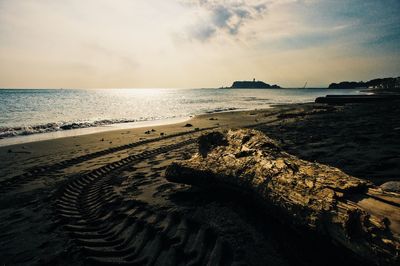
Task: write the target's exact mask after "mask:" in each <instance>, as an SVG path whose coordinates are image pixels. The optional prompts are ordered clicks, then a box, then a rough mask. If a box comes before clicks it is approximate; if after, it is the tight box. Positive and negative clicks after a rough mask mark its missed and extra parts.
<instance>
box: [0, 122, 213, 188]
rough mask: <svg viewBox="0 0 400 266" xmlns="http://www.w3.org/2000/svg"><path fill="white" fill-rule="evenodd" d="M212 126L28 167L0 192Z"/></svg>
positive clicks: (4, 184) (7, 180) (4, 183)
mask: <svg viewBox="0 0 400 266" xmlns="http://www.w3.org/2000/svg"><path fill="white" fill-rule="evenodd" d="M214 128H216V127H209V128H202V129H198V130H196V129H194V130H191V131H185V132H178V133H175V134H171V135H167V136H162V137H157V138H151V139H145V140H139V141H136V142H132V143H128V144H125V145H121V146H116V147H112V148H108V149H104V150H100V151H97V152H93V153H88V154H85V155H81V156H77V157H74V158H71V159H67V160H63V161H60V162H57V163H54V164H49V165H42V166H38V167H34V168H30V169H27V172H25V173H23V174H20V175H16V176H13V177H10V178H8V179H6V180H3V181H0V194H2V193H6V192H8V191H10V190H13V189H17V188H18V187H20V186H22V185H25V184H27V183H29V182H32V181H34V180H35V179H36V178H38V177H41V176H43V175H49V174H50V173H52V172H55V171H58V170H62V169H65V168H68V167H70V166H73V165H76V164H80V163H83V162H85V161H88V160H92V159H95V158H98V157H101V156H105V155H109V154H112V153H115V152H119V151H123V150H126V149H130V148H135V147H138V146H140V145H144V144H149V143H153V142H157V141H161V140H165V139H170V138H175V137H179V136H184V135H188V134H193V133H197V132H202V131H205V130H210V129H214Z"/></svg>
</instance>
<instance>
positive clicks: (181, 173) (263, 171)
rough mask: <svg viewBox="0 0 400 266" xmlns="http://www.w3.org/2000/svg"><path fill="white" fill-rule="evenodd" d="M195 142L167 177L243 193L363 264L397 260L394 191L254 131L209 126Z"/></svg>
mask: <svg viewBox="0 0 400 266" xmlns="http://www.w3.org/2000/svg"><path fill="white" fill-rule="evenodd" d="M198 142H199V152H198V153H196V154H195V155H193V157H192V158H191V159H189V160H186V161H178V162H174V163H172V164H171V165H170V166H169V167H168V168H167V169H166V178H167V180H169V181H171V182H178V183H185V184H190V185H196V186H204V187H219V188H223V189H231V190H232V189H233V190H235V191H241V192H244V193H245V194H247V195H251V196H252V197H253V198H254V199H255V200H256V201H257V202H258V203H261V204H263V205H265V206H268V207H272V208H273V209H274V210H278V211H277V212H276V213H278V215H283V216H284V217H286V218H288V219H286V220H289V221H290V224H291V225H293V227H294V228H304V227H306V228H308V229H311V230H313V231H316V232H317V233H319V234H323V235H325V236H327V237H328V238H330V239H331V240H332V242H334V243H336V244H338V245H341V246H344V247H346V248H347V249H349V250H350V251H352V252H353V253H354V254H355V255H356V256H358V257H359V258H361V259H363V260H364V261H366V262H369V263H372V264H376V265H400V264H398V263H399V262H400V260H399V252H400V195H399V194H396V193H390V192H384V191H382V190H381V189H379V188H378V187H375V186H374V185H373V184H372V183H369V182H368V181H365V180H361V179H358V178H355V177H352V176H349V175H347V174H345V173H344V172H342V171H341V170H339V169H337V168H334V167H330V166H326V165H323V164H319V163H315V162H308V161H304V160H301V159H299V158H297V157H296V156H293V155H290V154H288V153H286V152H285V151H283V150H282V149H281V148H280V147H279V145H278V144H277V143H276V142H275V141H274V140H272V139H270V138H268V137H267V136H265V135H264V134H263V133H261V132H258V131H255V130H245V129H242V130H236V131H228V132H212V133H209V134H207V135H203V136H201V137H200V138H199V140H198ZM274 213H275V212H274Z"/></svg>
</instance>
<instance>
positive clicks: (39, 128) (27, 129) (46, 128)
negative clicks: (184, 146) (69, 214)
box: [0, 108, 239, 139]
mask: <svg viewBox="0 0 400 266" xmlns="http://www.w3.org/2000/svg"><path fill="white" fill-rule="evenodd" d="M238 109H239V108H216V109H213V110H209V111H205V112H204V113H206V114H212V113H220V112H228V111H234V110H238ZM188 116H189V115H188ZM169 118H177V117H151V118H140V119H103V120H97V121H94V122H58V123H47V124H39V125H31V126H20V127H0V139H3V138H9V137H16V136H26V135H32V134H39V133H49V132H57V131H64V130H73V129H81V128H90V127H100V126H108V125H113V124H123V123H133V122H145V121H155V120H162V119H169Z"/></svg>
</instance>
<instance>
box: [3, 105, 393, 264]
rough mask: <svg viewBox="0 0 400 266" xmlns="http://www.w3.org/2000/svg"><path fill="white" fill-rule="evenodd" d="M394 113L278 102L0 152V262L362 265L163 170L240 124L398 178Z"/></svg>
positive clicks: (306, 152)
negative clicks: (173, 179) (212, 135)
mask: <svg viewBox="0 0 400 266" xmlns="http://www.w3.org/2000/svg"><path fill="white" fill-rule="evenodd" d="M399 106H400V105H399V103H398V102H394V103H391V104H387V103H385V104H349V105H344V106H329V105H321V104H298V105H286V106H279V107H276V108H272V109H267V110H255V111H244V112H228V113H218V114H207V115H202V116H198V117H195V118H193V119H191V120H190V121H188V122H184V123H179V124H173V125H165V126H157V127H148V128H135V129H128V130H116V131H109V132H101V133H96V134H91V135H83V136H77V137H68V138H61V139H54V140H49V141H40V142H34V143H27V144H21V145H13V146H8V147H2V148H0V169H1V171H0V193H1V194H0V195H1V196H0V263H1V264H2V265H3V264H5V265H10V264H11V265H12V264H27V265H28V264H29V265H32V264H33V265H34V264H52V265H85V264H100V263H103V264H125V263H127V264H131V265H132V264H134V265H146V264H154V265H168V263H169V264H170V265H188V264H190V263H193V264H197V265H199V264H200V265H201V264H206V263H207V262H209V263H210V265H232V264H236V265H321V264H324V265H337V264H342V265H357V264H360V265H361V262H359V261H357V259H356V258H353V257H352V256H351V255H350V254H348V253H346V251H344V250H341V249H340V248H338V247H336V246H334V245H333V244H332V243H330V241H329V240H326V239H324V238H323V237H319V236H315V235H310V234H306V233H305V234H299V233H296V232H294V231H292V230H291V229H290V228H288V227H287V226H286V224H285V221H278V220H276V219H274V217H273V216H272V215H271V216H269V217H265V216H260V215H259V213H260V212H259V211H258V207H257V206H255V205H254V203H253V202H251V201H247V200H246V199H245V198H240V199H238V198H237V197H233V196H232V195H230V194H229V193H227V192H222V191H206V190H202V189H199V188H194V187H191V186H186V185H180V184H174V183H169V182H168V181H166V180H165V179H164V177H163V175H164V170H165V168H166V166H167V165H169V164H170V163H171V162H172V161H174V160H179V159H185V158H188V157H190V156H191V154H193V153H194V152H195V151H196V138H197V137H198V136H199V135H201V134H203V133H204V132H208V131H211V130H213V129H221V128H222V129H224V128H241V127H249V128H255V129H258V130H261V131H263V132H264V133H266V134H268V135H269V136H270V137H273V138H275V139H277V140H278V141H280V143H281V145H282V146H283V147H284V148H285V149H287V150H288V151H289V152H290V153H292V154H295V155H297V156H299V157H300V158H302V159H306V160H310V161H314V160H315V161H318V162H321V163H324V164H328V165H332V166H336V167H339V168H340V169H342V170H344V171H345V172H347V173H349V174H351V175H353V176H356V177H360V178H365V179H368V180H371V181H372V182H374V183H376V184H378V185H380V184H382V183H384V182H386V181H398V180H399V176H398V173H400V157H399V154H400V153H399V151H400V138H399V135H400V134H399V132H400V116H399V115H400V108H399ZM186 124H191V125H192V126H190V125H188V126H185V125H186ZM146 132H147V133H146ZM161 133H163V134H161Z"/></svg>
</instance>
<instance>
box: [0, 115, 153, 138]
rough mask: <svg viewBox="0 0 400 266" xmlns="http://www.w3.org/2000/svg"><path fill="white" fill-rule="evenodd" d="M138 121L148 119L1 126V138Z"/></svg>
mask: <svg viewBox="0 0 400 266" xmlns="http://www.w3.org/2000/svg"><path fill="white" fill-rule="evenodd" d="M138 121H146V120H129V119H104V120H98V121H94V122H59V123H47V124H40V125H32V126H21V127H0V138H8V137H14V136H25V135H32V134H38V133H49V132H56V131H62V130H71V129H79V128H88V127H99V126H107V125H112V124H120V123H132V122H138Z"/></svg>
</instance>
